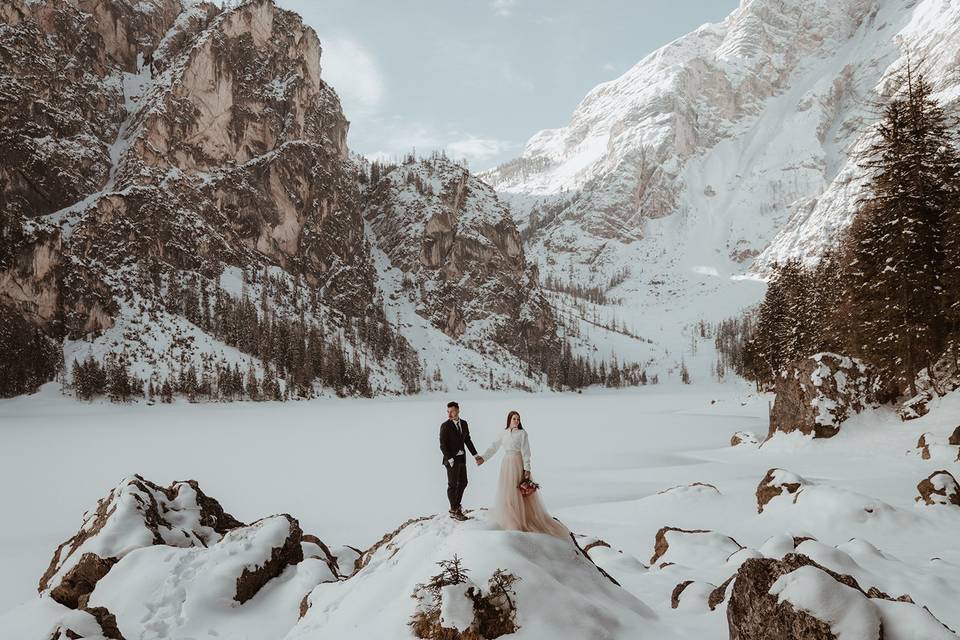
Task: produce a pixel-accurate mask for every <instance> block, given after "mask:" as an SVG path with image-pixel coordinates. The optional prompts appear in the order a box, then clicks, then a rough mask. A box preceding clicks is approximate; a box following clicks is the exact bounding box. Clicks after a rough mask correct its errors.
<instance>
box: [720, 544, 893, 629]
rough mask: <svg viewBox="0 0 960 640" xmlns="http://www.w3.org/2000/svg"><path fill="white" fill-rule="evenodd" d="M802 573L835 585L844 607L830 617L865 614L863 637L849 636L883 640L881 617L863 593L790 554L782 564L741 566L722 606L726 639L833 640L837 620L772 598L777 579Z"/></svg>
mask: <svg viewBox="0 0 960 640" xmlns="http://www.w3.org/2000/svg"><path fill="white" fill-rule="evenodd" d="M801 568H805V569H806V568H809V569H812V570H813V571H815V572H818V573H817V574H815V576H814V579H816V578H822V579H821V582H824V581H829V582H832V583H834V584H835V585H836V586H835V587H834V592H835V595H836V596H837V599H838V600H840V599H842V600H843V602H844V603H845V604H846V605H847V607H843V608H841V609H840V611H839V612H837V611H834V612H830V613H832V614H833V616H846V615H851V616H855V615H856V614H858V613H863V612H866V613H865V615H863V616H861V620H860V622H861V623H862V627H861V628H860V629H859V631H860V632H861V633H864V632H866V635H856V636H854V637H857V638H863V640H882V638H883V630H882V624H881V619H880V616H879V614H878V613H876V612H875V611H873V610H872V608H871V606H870V604H869V601H868V600H867V594H866V593H865V592H864V591H863V590H862V589H861V588H860V585H858V584H857V581H856V580H854V579H853V578H852V577H850V576H848V575H841V574H838V573H835V572H833V571H831V570H829V569H827V568H825V567H823V566H821V565H819V564H817V563H815V562H814V561H813V560H810V559H809V558H807V557H806V556H803V555H799V554H793V553H791V554H788V555H787V556H785V557H784V558H783V560H773V559H769V558H754V559H750V560H747V561H746V562H744V563H743V564H742V565H741V566H740V569H739V570H738V571H737V575H736V578H735V582H734V585H733V592H732V594H731V595H730V602H729V604H728V605H727V626H728V627H729V632H730V639H731V640H801V639H802V640H837V638H838V635H837V634H836V633H834V631H833V628H832V625H835V624H836V623H837V622H838V620H837V619H835V618H834V617H833V616H830V617H827V616H823V614H822V613H820V612H816V611H810V610H809V609H808V608H807V607H804V606H803V605H802V604H798V605H795V604H793V603H792V602H791V601H790V600H789V599H785V598H783V597H780V598H778V597H777V596H778V594H781V593H782V592H781V590H780V587H782V586H783V584H782V582H781V581H780V578H781V577H783V576H788V575H793V573H794V572H796V571H797V570H798V569H801ZM809 569H808V570H809ZM804 577H808V576H804ZM826 586H831V585H830V584H827V585H826ZM818 615H821V616H823V617H817V616H818Z"/></svg>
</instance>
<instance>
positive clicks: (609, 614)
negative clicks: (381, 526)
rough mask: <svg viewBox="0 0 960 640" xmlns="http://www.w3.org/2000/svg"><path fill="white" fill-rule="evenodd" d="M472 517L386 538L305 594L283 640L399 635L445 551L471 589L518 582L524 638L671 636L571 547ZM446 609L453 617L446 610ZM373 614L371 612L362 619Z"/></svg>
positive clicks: (420, 522) (421, 525) (438, 520)
mask: <svg viewBox="0 0 960 640" xmlns="http://www.w3.org/2000/svg"><path fill="white" fill-rule="evenodd" d="M472 516H473V517H472V519H471V520H469V521H467V522H465V523H458V522H456V521H453V520H451V519H449V518H446V517H442V516H438V517H434V518H428V519H417V520H413V521H411V522H409V523H407V524H405V526H402V527H400V528H399V529H397V530H396V531H395V532H393V533H392V534H389V535H388V536H386V537H385V538H384V540H382V541H381V542H380V543H378V544H377V545H375V546H374V547H373V548H372V549H371V550H370V551H369V552H368V553H366V554H365V555H364V559H363V565H362V568H361V569H360V570H359V571H358V572H357V573H356V575H354V576H353V577H351V578H350V579H349V580H346V581H343V582H340V583H329V584H321V585H319V586H318V587H317V588H316V589H314V590H313V592H312V593H311V594H310V602H311V606H310V609H309V611H308V612H307V614H306V615H305V616H304V618H303V619H302V620H301V621H300V622H299V623H298V624H297V626H296V627H295V628H294V629H293V630H292V631H291V632H290V633H289V635H288V636H287V638H288V640H300V639H312V638H319V637H331V638H334V637H347V636H363V637H370V638H394V637H397V638H400V637H407V635H406V634H407V633H409V632H408V630H407V624H408V622H409V620H410V617H411V615H413V613H414V608H415V606H416V603H415V601H414V600H412V599H410V598H408V597H405V596H406V595H409V594H411V593H414V590H415V589H416V587H417V586H418V585H419V584H422V583H424V582H427V581H428V580H429V579H430V577H431V576H432V575H433V574H436V573H437V571H438V567H437V566H436V563H437V562H440V561H444V560H450V559H452V558H453V556H454V555H456V556H457V557H458V558H459V559H460V560H461V562H462V567H463V568H465V569H467V570H468V574H467V575H468V577H469V580H470V581H471V582H472V583H473V584H474V585H481V586H482V585H485V584H486V583H487V581H488V579H489V578H490V577H491V576H492V575H493V574H494V572H495V571H496V570H497V569H502V570H504V571H507V572H509V573H511V574H513V575H514V576H517V577H518V578H519V580H518V581H517V582H516V583H515V584H514V586H513V588H514V590H515V592H516V602H515V606H516V620H517V624H518V625H519V632H520V633H521V634H523V635H524V636H528V637H531V638H538V637H580V638H587V637H605V638H645V637H650V638H655V637H656V638H672V637H674V634H672V633H671V632H670V631H669V630H667V629H666V628H664V626H663V625H662V624H661V623H660V622H659V621H657V620H656V619H655V616H653V615H652V611H651V610H650V609H649V608H648V607H647V606H646V605H645V604H643V603H642V602H641V601H640V600H638V599H637V598H636V597H634V596H632V595H630V594H629V593H627V592H626V591H624V590H623V589H622V588H620V587H618V586H616V585H614V584H613V583H612V582H611V581H610V580H608V579H607V578H606V577H605V576H603V575H602V574H601V573H600V572H599V571H597V568H596V567H595V566H594V565H593V563H591V562H590V561H589V560H588V559H587V558H585V557H584V556H583V555H582V554H581V552H580V551H579V550H578V549H577V547H576V546H574V545H573V543H572V541H564V540H557V539H555V538H551V537H549V536H546V535H541V534H529V533H522V532H514V531H499V530H496V528H495V527H494V525H493V524H492V523H490V522H489V521H488V520H487V519H486V517H485V514H484V513H483V512H474V513H473V514H472ZM445 595H450V596H451V597H454V596H455V594H452V593H449V594H446V593H445ZM455 602H457V604H460V603H459V602H458V601H455ZM447 606H448V607H450V609H449V610H450V612H451V616H453V611H452V608H453V605H452V604H450V605H447ZM372 610H376V611H377V615H375V616H373V615H370V611H372Z"/></svg>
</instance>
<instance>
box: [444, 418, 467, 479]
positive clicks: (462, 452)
mask: <svg viewBox="0 0 960 640" xmlns="http://www.w3.org/2000/svg"><path fill="white" fill-rule="evenodd" d="M453 424H454V425H456V427H457V431H458V432H459V433H460V435H461V436H462V435H463V429H461V428H460V418H457V419H456V420H454V421H453ZM457 455H458V456H462V455H464V451H463V449H460V451H457ZM447 462H448V463H450V466H451V467H452V466H453V462H454V459H453V458H450V459H449V460H447Z"/></svg>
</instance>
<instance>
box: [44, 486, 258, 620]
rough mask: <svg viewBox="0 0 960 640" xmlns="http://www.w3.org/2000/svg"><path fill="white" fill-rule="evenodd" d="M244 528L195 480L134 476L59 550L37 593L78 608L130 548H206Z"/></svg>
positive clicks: (110, 496) (114, 492)
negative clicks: (164, 482)
mask: <svg viewBox="0 0 960 640" xmlns="http://www.w3.org/2000/svg"><path fill="white" fill-rule="evenodd" d="M242 524H243V523H241V522H239V521H238V520H237V519H236V518H234V517H233V516H231V515H230V514H229V513H227V512H225V511H224V510H223V507H221V506H220V503H219V502H217V501H216V500H215V499H213V498H211V497H209V496H207V495H206V494H204V493H203V491H201V490H200V487H199V485H198V484H197V482H196V481H195V480H188V481H185V482H175V483H173V484H171V485H170V486H169V487H161V486H159V485H156V484H154V483H152V482H150V481H149V480H145V479H144V478H142V477H140V476H133V477H131V478H127V479H125V480H124V481H123V482H121V483H120V484H119V485H118V486H117V487H116V488H114V489H112V490H111V491H110V493H109V494H107V496H106V497H104V498H102V499H101V500H99V501H98V502H97V508H96V509H95V510H94V511H93V512H92V513H87V514H86V515H85V516H84V520H83V524H82V526H81V527H80V530H79V531H78V532H77V533H76V534H75V535H74V536H72V537H71V538H70V539H69V540H67V541H65V542H63V543H62V544H61V545H60V546H59V547H57V550H56V552H55V553H54V554H53V558H52V559H51V561H50V565H49V566H48V567H47V570H46V571H45V572H44V574H43V576H42V577H41V578H40V585H39V589H38V590H39V591H40V592H41V593H45V592H49V593H50V595H51V597H52V598H53V599H54V600H56V601H57V602H60V603H61V604H64V605H66V606H68V607H71V608H77V607H78V606H82V603H81V600H82V598H84V597H85V596H87V595H88V594H89V593H91V592H92V591H93V589H94V587H95V586H96V584H97V582H98V581H99V580H100V579H101V578H103V577H104V576H105V575H106V574H107V573H108V572H109V571H110V569H111V568H112V567H113V566H114V565H115V564H116V563H117V561H119V560H120V558H122V557H123V556H124V555H125V554H127V553H129V552H130V551H132V550H133V549H136V548H138V547H143V546H149V545H170V546H177V547H189V546H202V547H206V546H209V545H210V544H213V543H215V542H216V541H218V540H219V539H220V538H221V537H222V536H223V535H224V534H225V533H227V532H228V531H231V530H233V529H236V528H237V527H240V526H242Z"/></svg>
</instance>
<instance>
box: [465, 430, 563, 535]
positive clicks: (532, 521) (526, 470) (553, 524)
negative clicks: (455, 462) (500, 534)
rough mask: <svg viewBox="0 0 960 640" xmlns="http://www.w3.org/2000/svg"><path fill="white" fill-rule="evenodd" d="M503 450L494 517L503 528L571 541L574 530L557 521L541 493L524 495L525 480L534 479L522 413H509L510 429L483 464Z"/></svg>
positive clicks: (505, 432) (528, 441)
mask: <svg viewBox="0 0 960 640" xmlns="http://www.w3.org/2000/svg"><path fill="white" fill-rule="evenodd" d="M501 447H502V448H503V462H502V463H500V481H499V483H498V485H497V498H496V501H495V502H494V505H493V507H492V508H491V509H490V515H491V518H492V519H493V521H494V522H496V523H497V524H499V525H500V527H501V528H502V529H507V530H513V531H529V532H534V533H546V534H549V535H552V536H555V537H557V538H563V539H566V538H569V537H570V531H569V530H567V528H566V527H565V526H563V525H562V524H560V522H559V521H557V520H554V519H553V518H552V517H551V516H550V514H549V513H547V509H546V507H544V506H543V501H542V500H541V499H540V496H539V494H538V493H537V492H534V493H531V494H530V495H527V496H524V495H523V494H522V493H521V492H520V489H519V485H520V482H521V481H522V480H529V479H530V440H529V439H528V438H527V432H526V430H525V429H524V428H523V424H522V423H521V422H520V414H519V413H518V412H516V411H511V412H510V413H508V414H507V428H506V429H504V431H503V435H501V437H500V438H499V439H498V440H497V441H496V442H494V443H493V444H492V445H490V448H489V449H487V450H486V451H484V452H483V455H481V456H480V459H479V460H478V463H479V464H483V463H484V462H486V461H487V460H488V459H490V458H492V457H493V456H494V455H495V454H496V453H497V450H499V449H500V448H501Z"/></svg>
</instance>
